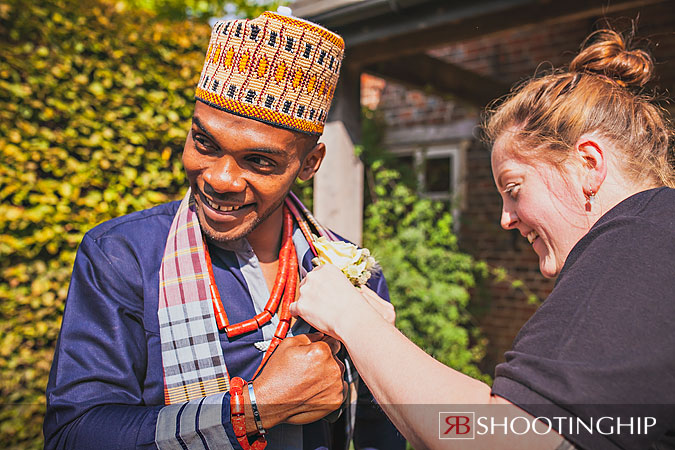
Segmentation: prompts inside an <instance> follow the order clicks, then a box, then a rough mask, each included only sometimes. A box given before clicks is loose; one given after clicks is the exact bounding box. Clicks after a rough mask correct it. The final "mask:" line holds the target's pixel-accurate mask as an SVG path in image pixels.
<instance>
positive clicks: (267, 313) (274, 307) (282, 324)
mask: <svg viewBox="0 0 675 450" xmlns="http://www.w3.org/2000/svg"><path fill="white" fill-rule="evenodd" d="M286 203H287V205H286V206H285V207H284V212H283V215H284V217H283V228H282V244H281V250H280V251H279V268H278V269H277V274H276V278H275V280H274V287H273V288H272V293H271V294H270V298H269V300H268V301H267V303H266V305H265V308H264V309H263V311H262V312H260V313H259V314H256V315H255V316H253V317H252V318H250V319H247V320H244V321H242V322H239V323H235V324H230V322H229V320H228V318H227V314H226V312H225V308H224V307H223V303H222V301H221V299H220V293H219V292H218V287H217V286H216V282H215V278H214V275H213V264H212V262H211V255H210V254H209V250H208V246H207V245H204V253H205V256H206V265H207V266H208V271H209V288H210V289H211V299H212V302H213V310H214V313H215V317H216V324H217V325H218V330H220V331H221V332H223V331H224V332H225V333H226V334H227V337H228V338H233V337H235V336H239V335H241V334H244V333H249V332H251V331H255V330H257V329H258V328H261V327H262V326H263V325H265V324H266V323H268V322H269V321H270V320H272V316H273V315H274V314H276V313H277V311H279V325H278V326H277V329H276V331H275V333H274V338H273V339H272V341H271V342H270V345H269V347H268V348H267V351H266V352H265V355H264V356H263V360H262V362H261V364H260V366H259V367H258V370H257V371H256V374H255V375H254V378H255V376H257V375H258V372H260V370H261V369H262V367H263V366H264V365H265V363H266V362H267V360H268V359H269V357H270V356H271V355H272V353H274V350H275V349H276V347H277V346H278V345H279V343H280V342H281V341H282V340H283V339H284V338H285V337H286V335H287V334H288V330H289V329H290V326H291V314H290V310H289V306H290V304H291V302H293V301H295V293H296V290H297V283H298V256H297V254H296V251H295V245H294V244H293V215H292V214H291V211H290V209H289V207H288V204H290V201H288V200H287V201H286ZM280 305H281V309H280V310H279V306H280Z"/></svg>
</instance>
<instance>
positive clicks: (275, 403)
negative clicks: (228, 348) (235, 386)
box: [246, 333, 347, 430]
mask: <svg viewBox="0 0 675 450" xmlns="http://www.w3.org/2000/svg"><path fill="white" fill-rule="evenodd" d="M340 346H341V344H340V343H339V342H338V341H336V340H335V339H333V338H331V337H330V336H326V335H324V334H323V333H313V334H305V335H300V336H294V337H289V338H286V339H284V341H283V342H282V343H281V344H279V347H277V349H276V350H275V351H274V354H273V355H272V357H270V359H269V361H268V362H267V365H266V366H265V368H264V369H263V370H262V372H260V375H259V376H258V378H256V380H255V381H254V382H253V388H254V390H255V394H256V400H257V403H258V409H259V410H260V415H261V417H262V422H263V426H264V427H265V428H271V427H274V426H275V425H277V424H279V423H283V422H286V423H292V424H306V423H311V422H315V421H317V420H319V419H322V418H323V417H325V416H327V415H328V414H330V413H331V412H333V411H335V410H336V409H338V408H339V407H340V405H342V402H343V401H344V399H345V396H346V394H347V383H346V382H345V381H344V380H343V373H344V370H345V367H344V364H342V362H341V361H340V360H339V359H337V358H336V357H335V354H336V353H337V352H338V351H339V350H340ZM247 400H248V399H247ZM246 428H247V430H248V429H249V426H247V427H246ZM254 429H255V428H252V429H251V430H254Z"/></svg>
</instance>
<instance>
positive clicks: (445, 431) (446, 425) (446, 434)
mask: <svg viewBox="0 0 675 450" xmlns="http://www.w3.org/2000/svg"><path fill="white" fill-rule="evenodd" d="M475 416H476V414H475V413H473V412H439V413H438V438H439V439H475V438H476V429H475V425H476V420H475V419H476V417H475Z"/></svg>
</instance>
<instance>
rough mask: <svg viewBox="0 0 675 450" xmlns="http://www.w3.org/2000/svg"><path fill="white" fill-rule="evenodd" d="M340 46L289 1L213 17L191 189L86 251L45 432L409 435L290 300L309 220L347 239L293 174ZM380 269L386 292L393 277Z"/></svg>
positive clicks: (315, 151)
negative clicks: (258, 12) (288, 10)
mask: <svg viewBox="0 0 675 450" xmlns="http://www.w3.org/2000/svg"><path fill="white" fill-rule="evenodd" d="M343 53H344V43H343V41H342V39H341V38H340V37H339V36H337V35H335V34H334V33H332V32H330V31H328V30H326V29H324V28H322V27H319V26H317V25H315V24H312V23H309V22H306V21H303V20H301V19H297V18H293V17H287V16H281V15H278V14H274V13H264V14H263V15H262V16H261V17H259V18H257V19H255V20H233V21H228V22H219V23H217V24H216V25H215V27H214V28H213V32H212V35H211V41H210V43H209V47H208V50H207V54H206V60H205V63H204V67H203V70H202V74H201V77H200V79H199V84H198V86H197V90H196V98H197V102H196V105H195V112H194V116H193V121H192V126H191V129H190V131H189V133H188V137H187V140H186V143H185V150H184V153H183V163H184V166H185V170H186V173H187V177H188V180H189V183H190V189H189V190H188V192H187V193H186V195H185V197H184V199H183V201H182V202H173V203H168V204H165V205H161V206H158V207H156V208H153V209H150V210H146V211H141V212H137V213H133V214H131V215H128V216H124V217H120V218H117V219H114V220H111V221H109V222H106V223H104V224H101V225H99V226H97V227H96V228H94V229H93V230H91V231H89V232H88V233H87V234H86V235H85V237H84V239H83V241H82V244H81V246H80V249H79V250H78V256H77V259H76V261H75V266H74V268H73V276H72V280H71V284H70V291H69V294H68V299H67V302H66V305H67V306H66V309H65V313H64V319H63V325H62V329H61V335H60V338H59V343H58V345H57V349H56V353H55V356H54V363H53V366H52V371H51V374H50V380H49V385H48V387H47V415H46V417H45V425H44V429H45V443H46V444H45V446H46V447H47V448H78V449H79V448H92V447H99V448H100V447H103V448H157V447H158V448H171V449H174V448H175V449H186V448H199V449H204V448H206V449H214V448H223V449H232V448H244V449H247V448H255V449H262V448H265V447H266V448H269V449H273V448H274V449H316V448H348V447H349V445H350V442H351V440H352V437H353V440H354V446H355V447H356V448H365V447H369V448H387V449H391V448H403V447H404V441H402V439H401V438H400V436H399V435H398V433H397V432H396V429H395V428H393V426H392V425H391V423H390V422H389V421H388V420H387V418H386V416H384V414H383V413H382V412H381V411H380V410H379V408H377V407H375V406H373V405H374V403H373V402H372V397H371V396H370V393H369V392H368V390H367V388H366V387H365V385H363V383H358V376H357V375H358V374H356V372H354V371H353V369H352V368H351V364H350V361H349V359H348V358H346V355H345V353H344V351H343V350H341V349H340V346H339V344H338V343H337V342H336V341H334V340H333V339H331V338H329V337H326V336H323V335H321V334H318V333H310V331H312V330H311V329H310V327H309V325H307V324H306V323H304V322H302V321H298V322H295V323H293V322H292V320H291V317H290V313H289V306H290V303H291V302H293V301H294V300H295V298H296V292H297V286H298V283H299V280H300V279H301V278H302V277H303V276H304V275H305V274H306V273H307V272H308V271H310V270H312V263H311V260H312V258H313V257H314V256H315V254H314V253H313V252H314V251H315V249H314V247H313V245H312V238H311V234H312V233H314V234H317V235H322V236H325V237H326V238H327V239H335V236H334V235H333V234H332V233H331V232H330V231H329V230H326V229H324V228H323V227H321V225H320V224H318V223H317V222H316V220H315V219H314V218H313V217H312V216H311V214H310V213H309V211H307V210H306V208H304V206H303V205H302V204H301V203H300V202H299V200H298V199H297V198H295V197H294V196H293V195H292V194H291V193H290V188H291V185H292V184H293V182H294V180H295V179H296V178H300V179H303V180H307V179H310V178H311V177H312V176H313V175H314V174H315V173H316V171H317V170H318V168H319V166H320V165H321V162H322V160H323V157H324V155H325V151H326V149H325V147H324V145H323V144H319V143H317V139H318V136H320V134H321V132H322V131H323V124H324V122H325V120H326V114H327V111H328V109H329V107H330V103H331V100H332V97H333V93H334V89H335V85H336V83H337V79H338V74H339V69H340V64H341V61H342V57H343ZM369 285H370V287H371V288H372V289H373V290H375V291H376V292H377V293H378V294H379V295H381V296H386V295H387V288H386V283H385V281H384V279H383V277H382V276H381V275H379V276H378V275H376V276H373V277H372V279H371V280H370V282H369ZM308 333H310V334H308ZM357 393H358V394H357ZM357 395H358V398H359V401H358V402H357V401H356V397H357ZM341 404H342V405H343V406H342V407H341V406H340V405H341ZM344 405H347V406H346V407H345V406H344ZM354 407H355V408H354ZM340 412H342V414H340ZM328 415H329V417H330V421H325V420H321V419H323V418H324V417H326V416H328Z"/></svg>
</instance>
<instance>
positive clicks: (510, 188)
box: [503, 184, 518, 197]
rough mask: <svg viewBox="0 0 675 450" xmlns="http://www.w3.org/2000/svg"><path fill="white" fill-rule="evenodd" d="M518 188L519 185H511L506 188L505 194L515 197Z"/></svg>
mask: <svg viewBox="0 0 675 450" xmlns="http://www.w3.org/2000/svg"><path fill="white" fill-rule="evenodd" d="M516 188H518V185H517V184H510V185H508V186H506V188H505V189H504V191H503V192H504V193H505V194H507V195H510V196H511V197H513V196H514V191H515V189H516Z"/></svg>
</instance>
